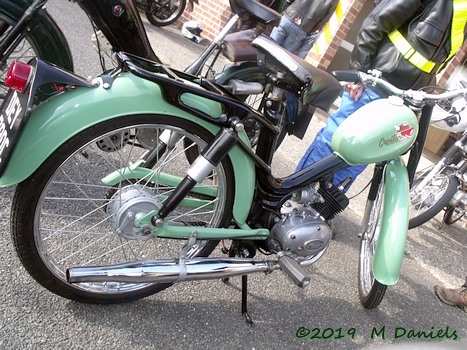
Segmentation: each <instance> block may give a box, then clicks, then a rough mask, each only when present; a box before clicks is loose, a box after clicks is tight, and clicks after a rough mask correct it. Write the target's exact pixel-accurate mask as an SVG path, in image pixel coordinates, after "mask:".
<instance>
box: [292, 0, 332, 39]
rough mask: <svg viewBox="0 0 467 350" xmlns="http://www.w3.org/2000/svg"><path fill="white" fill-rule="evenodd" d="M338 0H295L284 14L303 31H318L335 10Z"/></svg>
mask: <svg viewBox="0 0 467 350" xmlns="http://www.w3.org/2000/svg"><path fill="white" fill-rule="evenodd" d="M338 2H339V0H295V1H294V2H293V3H292V4H291V5H290V6H289V7H287V9H286V10H285V12H284V16H285V17H287V18H288V19H289V20H291V21H292V22H294V23H295V24H297V25H298V26H299V27H300V28H301V29H302V30H303V31H304V32H306V33H313V32H316V31H320V30H321V29H322V28H323V27H324V25H325V24H326V23H327V22H328V21H329V19H330V18H331V16H332V14H333V13H334V11H335V10H336V7H337V4H338Z"/></svg>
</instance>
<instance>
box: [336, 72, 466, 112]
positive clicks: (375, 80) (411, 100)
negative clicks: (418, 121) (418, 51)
mask: <svg viewBox="0 0 467 350" xmlns="http://www.w3.org/2000/svg"><path fill="white" fill-rule="evenodd" d="M332 74H333V75H334V76H335V77H336V79H337V80H339V81H346V82H352V83H356V84H367V85H369V86H375V87H376V86H377V87H378V88H379V89H382V90H384V91H386V92H388V95H394V96H399V97H401V98H402V99H403V100H404V101H406V102H407V104H408V105H409V106H411V107H414V108H416V109H419V108H421V107H423V106H424V105H431V104H434V103H435V102H437V101H441V100H449V99H453V98H455V97H459V96H465V97H467V88H465V87H464V88H462V89H455V90H450V91H446V92H443V93H440V94H430V93H427V92H425V91H422V90H411V89H409V90H401V89H399V88H397V87H395V86H394V85H392V84H391V83H389V82H388V81H386V80H384V79H383V78H382V77H381V75H382V74H381V72H380V71H377V70H371V71H369V72H368V73H364V72H358V71H333V72H332Z"/></svg>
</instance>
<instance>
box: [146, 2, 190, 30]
mask: <svg viewBox="0 0 467 350" xmlns="http://www.w3.org/2000/svg"><path fill="white" fill-rule="evenodd" d="M185 7H186V0H149V1H148V2H147V4H146V9H145V13H146V17H147V19H148V21H149V22H150V23H151V24H153V25H155V26H158V27H164V26H168V25H170V24H172V23H174V22H175V21H176V20H177V19H178V18H179V17H180V16H181V15H182V13H183V11H185Z"/></svg>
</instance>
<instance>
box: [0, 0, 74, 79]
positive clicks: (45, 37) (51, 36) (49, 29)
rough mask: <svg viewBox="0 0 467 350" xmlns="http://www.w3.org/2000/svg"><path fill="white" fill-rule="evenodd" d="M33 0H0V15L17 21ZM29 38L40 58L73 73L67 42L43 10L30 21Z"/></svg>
mask: <svg viewBox="0 0 467 350" xmlns="http://www.w3.org/2000/svg"><path fill="white" fill-rule="evenodd" d="M33 1H34V0H0V13H2V14H4V15H5V16H7V17H9V18H10V19H12V20H13V21H17V20H18V19H19V18H20V17H21V16H22V15H23V13H24V10H25V9H27V8H28V6H29V5H31V4H32V3H33ZM29 28H30V29H31V32H32V33H33V34H34V35H31V36H30V39H31V40H32V42H33V44H34V46H35V47H36V48H37V50H38V53H39V55H40V57H41V58H42V59H44V60H46V61H49V62H51V63H54V64H56V65H58V66H60V67H63V68H65V69H67V70H69V71H73V58H72V55H71V50H70V47H69V45H68V42H67V40H66V38H65V36H64V34H63V32H62V31H61V30H60V27H59V26H58V25H57V23H56V22H55V21H54V20H53V19H52V17H50V16H49V14H48V13H47V12H46V11H45V10H41V11H39V12H38V13H37V15H36V16H35V17H34V18H33V19H32V21H31V23H30V24H29Z"/></svg>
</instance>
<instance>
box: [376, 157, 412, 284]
mask: <svg viewBox="0 0 467 350" xmlns="http://www.w3.org/2000/svg"><path fill="white" fill-rule="evenodd" d="M385 178H386V181H385V187H384V203H383V216H382V219H381V229H380V233H379V237H378V243H377V246H376V251H375V255H374V257H373V276H374V277H375V279H376V280H377V281H378V282H380V283H382V284H385V285H388V286H389V285H393V284H396V283H397V281H398V280H399V275H400V270H401V265H402V259H403V257H404V248H405V241H406V237H407V230H408V227H409V203H410V197H409V177H408V175H407V168H406V166H405V164H404V162H403V160H402V159H401V158H398V159H395V160H392V161H391V162H389V164H388V165H387V167H386V171H385Z"/></svg>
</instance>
